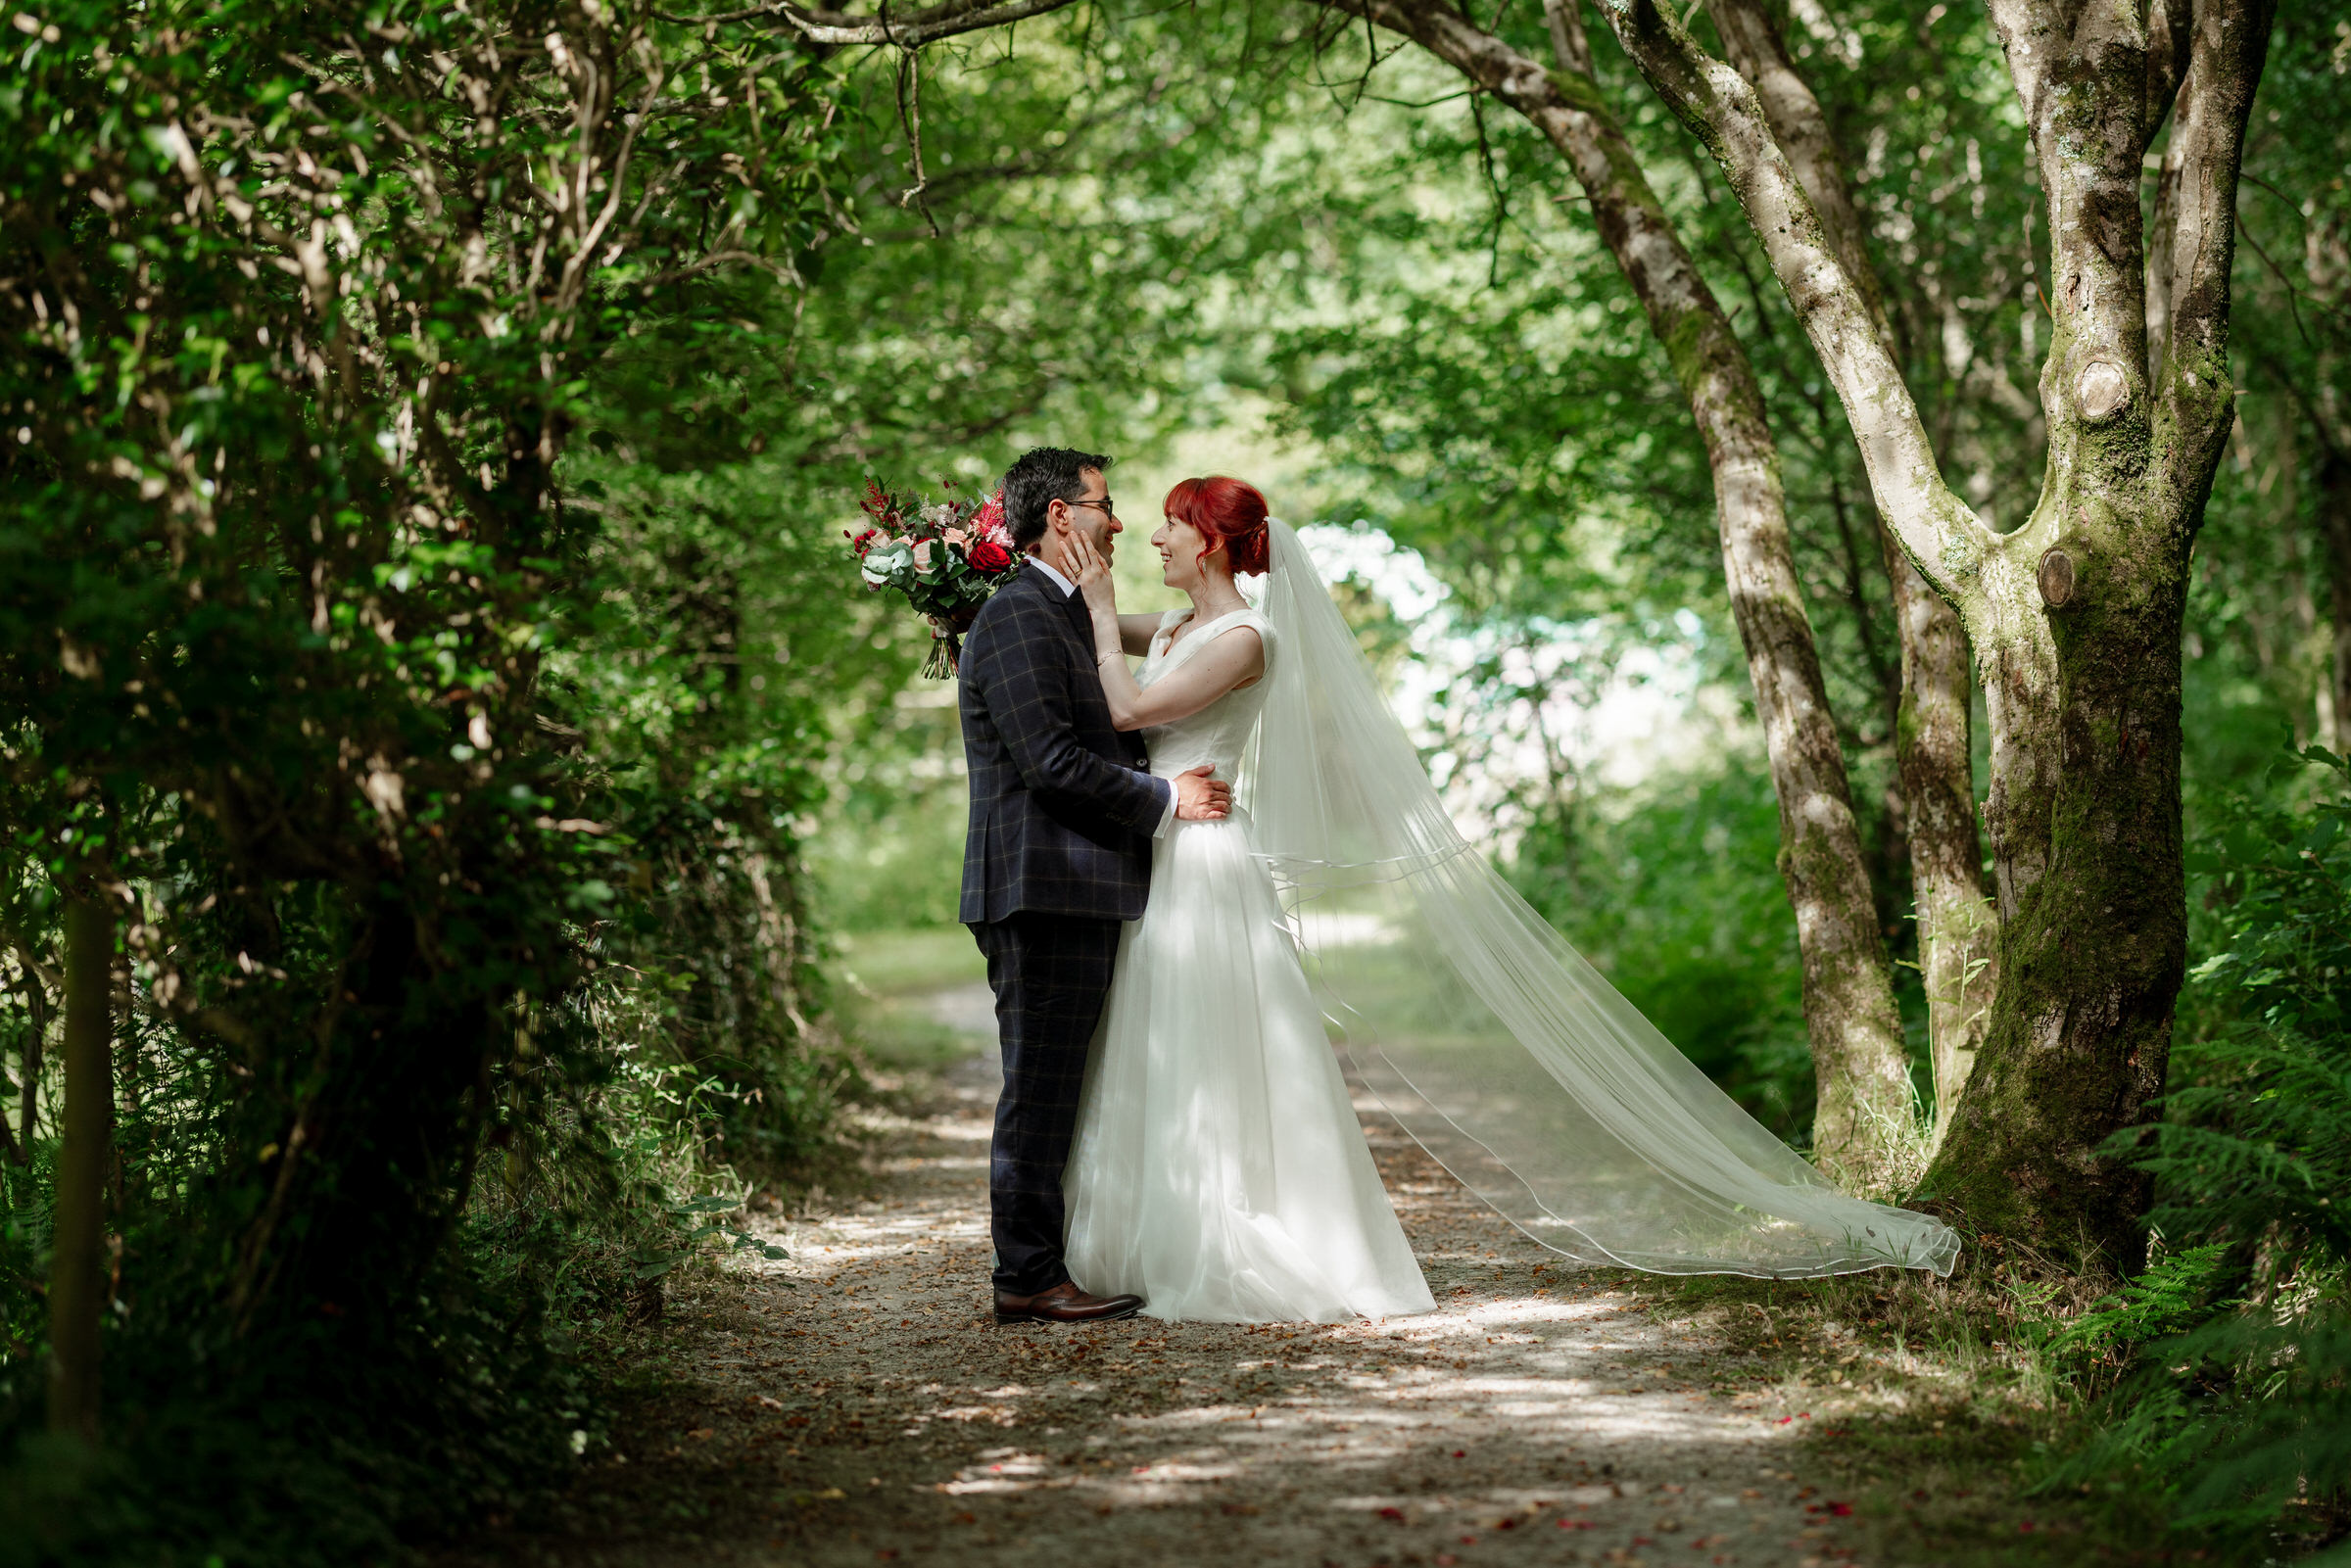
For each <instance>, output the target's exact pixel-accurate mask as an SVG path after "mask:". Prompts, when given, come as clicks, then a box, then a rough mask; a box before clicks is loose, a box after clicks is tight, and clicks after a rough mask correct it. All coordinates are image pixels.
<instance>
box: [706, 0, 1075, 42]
mask: <svg viewBox="0 0 2351 1568" xmlns="http://www.w3.org/2000/svg"><path fill="white" fill-rule="evenodd" d="M1073 3H1075V0H992V3H988V4H982V5H972V4H957V3H954V0H949V3H948V4H946V5H941V6H933V7H931V8H930V9H928V10H925V11H909V12H907V13H905V14H903V15H898V16H893V15H891V14H890V12H889V10H888V8H887V7H885V8H884V9H883V10H882V11H881V12H880V13H879V14H877V15H875V16H870V17H867V16H856V15H852V14H851V13H849V12H846V11H819V10H812V9H809V8H807V7H804V6H794V5H777V6H770V7H766V8H764V10H763V12H759V13H750V14H751V15H761V14H764V15H767V16H772V17H774V18H776V19H777V20H778V21H780V22H782V23H784V24H786V25H787V26H789V27H791V28H792V30H793V31H794V32H797V33H798V34H799V35H800V36H801V37H803V38H805V39H807V40H808V41H809V42H810V43H820V44H830V45H833V46H835V47H840V46H844V45H852V44H895V45H897V46H898V47H899V48H902V49H911V48H915V47H917V46H919V45H921V44H927V43H930V42H932V41H933V40H934V39H937V38H952V37H954V36H955V35H956V34H958V33H965V32H980V31H983V30H984V29H986V28H988V27H1002V26H1007V25H1009V24H1012V23H1015V22H1026V21H1027V20H1028V19H1029V18H1031V17H1041V16H1044V15H1045V14H1047V13H1048V12H1053V11H1062V10H1066V9H1067V8H1068V7H1069V6H1071V5H1072V4H1073Z"/></svg>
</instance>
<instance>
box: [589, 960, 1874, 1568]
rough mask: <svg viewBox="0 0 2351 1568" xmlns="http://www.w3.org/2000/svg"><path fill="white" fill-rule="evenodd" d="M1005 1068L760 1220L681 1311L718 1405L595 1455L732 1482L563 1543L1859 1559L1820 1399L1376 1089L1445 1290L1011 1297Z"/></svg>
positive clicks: (1383, 1138) (629, 1550)
mask: <svg viewBox="0 0 2351 1568" xmlns="http://www.w3.org/2000/svg"><path fill="white" fill-rule="evenodd" d="M970 1001H971V999H970V998H968V997H963V996H962V995H961V994H960V993H950V994H948V995H946V996H943V997H941V998H940V999H939V1001H938V1003H937V1007H936V1011H938V1012H939V1014H940V1015H941V1016H942V1017H945V1018H955V1017H957V1011H956V1010H957V1009H959V1008H960V1009H961V1011H962V1012H965V1013H968V1012H971V1011H972V1009H971V1007H970V1006H968V1005H967V1004H968V1003H969V1002H970ZM992 1077H993V1067H992V1064H991V1063H990V1062H989V1061H988V1060H987V1059H985V1058H984V1057H983V1058H976V1059H974V1060H973V1061H972V1062H970V1063H968V1064H966V1065H964V1066H963V1067H961V1068H958V1069H955V1070H954V1071H953V1072H952V1073H951V1074H949V1076H948V1078H947V1080H946V1082H945V1084H944V1086H943V1089H942V1092H941V1094H940V1095H939V1096H938V1097H937V1099H936V1103H935V1104H934V1106H933V1107H932V1108H931V1110H930V1111H929V1113H928V1114H927V1115H924V1116H921V1117H912V1118H907V1119H903V1120H898V1121H895V1122H892V1123H891V1124H889V1125H888V1127H886V1128H885V1129H884V1138H883V1142H882V1145H881V1147H880V1150H879V1156H878V1159H877V1161H876V1175H875V1178H874V1183H873V1186H872V1188H871V1189H870V1191H869V1193H868V1194H867V1195H866V1196H865V1197H864V1198H863V1199H862V1200H861V1201H859V1202H857V1203H855V1204H854V1205H851V1206H845V1207H843V1208H842V1209H841V1211H840V1212H832V1213H826V1212H821V1211H819V1212H815V1213H812V1214H803V1215H801V1216H798V1217H795V1218H792V1219H790V1220H781V1219H779V1220H773V1221H770V1222H769V1224H768V1228H769V1229H770V1230H772V1231H773V1232H775V1233H776V1239H778V1240H779V1241H781V1242H782V1243H783V1244H784V1245H785V1246H786V1247H788V1248H789V1249H790V1250H791V1253H792V1259H791V1260H790V1261H788V1262H782V1263H763V1264H758V1265H755V1266H754V1267H753V1268H751V1269H746V1270H744V1273H743V1275H742V1277H740V1279H739V1280H738V1282H737V1285H736V1288H734V1289H730V1290H727V1291H725V1292H723V1293H722V1298H723V1300H722V1301H721V1302H718V1303H705V1304H701V1305H699V1306H696V1307H693V1308H692V1310H693V1311H694V1313H695V1314H696V1315H695V1316H694V1317H693V1318H692V1319H691V1326H687V1325H681V1330H680V1335H679V1338H678V1340H677V1342H676V1344H675V1349H676V1351H677V1352H680V1353H683V1354H687V1355H688V1356H689V1357H690V1358H691V1360H690V1364H691V1365H692V1367H693V1375H694V1377H695V1378H696V1380H697V1381H699V1382H700V1383H702V1384H703V1385H704V1388H705V1392H706V1393H707V1394H708V1395H709V1398H706V1399H701V1400H697V1401H694V1402H688V1403H687V1404H684V1405H681V1406H680V1407H678V1409H677V1410H676V1411H675V1412H674V1416H675V1419H674V1420H672V1421H671V1422H670V1425H671V1426H672V1427H684V1426H685V1423H687V1422H694V1423H697V1424H696V1425H694V1426H692V1427H691V1428H687V1429H683V1430H666V1431H665V1430H658V1428H659V1426H660V1424H661V1423H660V1422H659V1421H658V1420H656V1421H655V1423H654V1429H650V1430H640V1431H639V1432H638V1433H637V1434H636V1435H635V1436H634V1437H624V1438H623V1439H622V1447H623V1449H626V1448H628V1447H631V1446H635V1447H637V1448H639V1449H640V1450H641V1451H640V1452H638V1453H636V1454H627V1453H625V1452H624V1453H622V1454H619V1455H615V1456H611V1457H608V1458H606V1459H605V1460H604V1461H603V1462H602V1463H601V1464H600V1465H599V1466H597V1469H598V1470H599V1471H601V1472H602V1473H603V1476H604V1477H605V1478H606V1479H607V1480H608V1482H609V1483H610V1484H613V1485H615V1486H617V1487H621V1488H624V1489H626V1490H629V1491H633V1492H636V1493H637V1494H639V1495H640V1496H644V1495H647V1494H648V1492H650V1491H657V1490H658V1489H657V1488H655V1487H653V1486H651V1484H652V1483H653V1482H654V1479H655V1478H654V1476H653V1475H652V1474H648V1473H647V1472H648V1469H651V1470H660V1469H669V1468H677V1467H690V1468H692V1469H693V1470H695V1471H696V1472H697V1473H699V1474H700V1475H701V1476H703V1477H704V1479H705V1481H706V1480H707V1478H708V1477H709V1476H711V1475H712V1474H718V1473H723V1474H724V1475H726V1476H727V1477H729V1478H731V1480H730V1488H731V1492H732V1495H733V1496H734V1497H735V1498H736V1504H737V1505H736V1506H733V1507H728V1508H724V1509H720V1510H717V1511H716V1515H715V1516H713V1517H709V1518H707V1519H706V1520H705V1521H704V1527H702V1528H696V1529H693V1530H691V1531H688V1532H685V1533H683V1534H678V1533H674V1532H672V1533H667V1534H668V1539H667V1540H664V1539H663V1536H664V1534H665V1533H664V1532H660V1531H654V1532H649V1533H648V1535H647V1536H643V1537H640V1538H639V1539H638V1540H637V1541H635V1542H632V1543H630V1544H628V1545H627V1547H626V1548H625V1549H624V1548H622V1547H620V1546H619V1544H617V1543H611V1544H607V1547H606V1549H601V1550H600V1549H597V1547H596V1545H595V1544H593V1543H575V1544H574V1546H575V1549H573V1550H571V1551H566V1552H565V1553H563V1555H564V1556H566V1557H568V1558H571V1559H573V1560H578V1559H579V1558H581V1557H583V1556H585V1557H587V1558H589V1559H592V1560H606V1561H628V1562H667V1561H678V1562H685V1561H689V1560H691V1561H695V1562H697V1563H706V1562H711V1561H747V1562H764V1561H792V1562H806V1563H818V1564H847V1563H858V1564H866V1563H873V1562H877V1561H884V1562H887V1561H893V1560H896V1561H909V1560H914V1559H918V1558H929V1559H931V1560H935V1561H940V1562H953V1563H958V1564H962V1563H973V1564H992V1563H999V1562H1000V1563H1005V1564H1013V1563H1022V1564H1029V1563H1034V1562H1037V1561H1040V1560H1041V1561H1076V1562H1087V1563H1102V1564H1119V1565H1124V1564H1131V1563H1153V1564H1214V1563H1222V1562H1224V1561H1226V1560H1228V1559H1235V1558H1241V1559H1252V1560H1258V1561H1265V1562H1272V1563H1285V1564H1286V1563H1305V1564H1331V1565H1339V1564H1344V1565H1348V1568H1372V1565H1379V1564H1389V1565H1398V1568H1401V1565H1406V1564H1436V1565H1453V1564H1462V1565H1469V1564H1486V1563H1494V1564H1506V1563H1535V1562H1542V1563H1560V1562H1585V1563H1634V1562H1648V1563H1705V1564H1734V1563H1736V1564H1787V1565H1791V1568H1819V1565H1821V1564H1824V1563H1827V1562H1831V1561H1846V1562H1849V1561H1853V1560H1855V1558H1854V1555H1853V1554H1854V1550H1855V1548H1854V1546H1852V1545H1850V1544H1847V1543H1846V1540H1845V1539H1844V1538H1845V1537H1846V1536H1847V1533H1848V1531H1849V1529H1850V1526H1851V1524H1852V1523H1854V1522H1855V1521H1850V1520H1848V1519H1847V1512H1848V1511H1849V1510H1848V1509H1847V1505H1846V1504H1845V1503H1843V1502H1839V1501H1836V1500H1834V1499H1833V1497H1831V1496H1829V1495H1828V1494H1827V1493H1825V1492H1821V1491H1817V1490H1815V1489H1814V1488H1812V1487H1808V1486H1805V1485H1803V1484H1802V1483H1803V1481H1804V1479H1805V1477H1804V1475H1803V1474H1802V1473H1801V1470H1800V1466H1801V1464H1802V1463H1803V1460H1802V1457H1801V1453H1800V1448H1799V1444H1798V1443H1797V1442H1796V1441H1795V1439H1796V1438H1797V1437H1798V1436H1799V1434H1800V1433H1801V1432H1802V1431H1803V1430H1804V1426H1803V1425H1802V1424H1800V1423H1801V1422H1802V1421H1803V1420H1805V1419H1806V1418H1805V1417H1804V1415H1803V1413H1802V1412H1799V1411H1795V1410H1783V1409H1781V1408H1779V1407H1778V1406H1777V1404H1776V1403H1775V1402H1774V1401H1775V1400H1776V1398H1777V1396H1776V1394H1774V1393H1773V1392H1771V1391H1770V1389H1769V1388H1768V1387H1766V1388H1764V1389H1763V1390H1762V1391H1759V1392H1756V1393H1752V1394H1742V1393H1740V1392H1739V1389H1738V1385H1739V1383H1740V1382H1741V1381H1742V1380H1743V1378H1744V1377H1745V1375H1746V1374H1744V1373H1743V1370H1742V1357H1741V1356H1740V1354H1739V1353H1737V1352H1736V1351H1733V1350H1731V1349H1729V1348H1728V1347H1726V1346H1724V1345H1721V1344H1719V1343H1714V1342H1710V1341H1708V1340H1705V1339H1703V1338H1699V1337H1694V1336H1693V1335H1692V1334H1690V1333H1689V1332H1687V1331H1684V1330H1677V1329H1675V1328H1673V1327H1670V1326H1659V1325H1658V1324H1656V1323H1655V1322H1653V1321H1652V1320H1651V1318H1650V1316H1649V1315H1648V1314H1647V1312H1646V1311H1645V1309H1644V1307H1643V1304H1642V1303H1641V1301H1640V1300H1639V1299H1638V1298H1636V1297H1635V1296H1633V1295H1631V1294H1629V1293H1627V1292H1626V1291H1624V1290H1623V1289H1621V1288H1620V1287H1621V1284H1622V1281H1620V1280H1618V1279H1616V1278H1614V1277H1612V1276H1598V1275H1590V1274H1585V1275H1569V1274H1565V1273H1562V1272H1561V1271H1560V1270H1559V1269H1558V1268H1556V1267H1554V1266H1551V1265H1549V1264H1547V1263H1546V1259H1547V1258H1548V1257H1549V1256H1550V1255H1548V1254H1545V1253H1544V1252H1543V1251H1542V1250H1541V1249H1539V1248H1537V1247H1536V1246H1534V1244H1532V1243H1531V1242H1529V1241H1527V1240H1526V1239H1525V1238H1524V1237H1522V1236H1520V1235H1519V1234H1518V1233H1517V1232H1516V1231H1514V1230H1512V1229H1511V1228H1510V1227H1509V1226H1508V1225H1506V1224H1504V1223H1503V1222H1501V1221H1500V1220H1498V1219H1496V1218H1495V1217H1493V1216H1492V1214H1491V1213H1489V1212H1487V1211H1486V1210H1484V1209H1483V1208H1482V1207H1481V1206H1479V1205H1478V1204H1476V1203H1475V1202H1474V1200H1472V1199H1470V1198H1469V1197H1468V1196H1467V1194H1465V1193H1464V1192H1463V1190H1462V1189H1461V1188H1460V1187H1459V1186H1457V1185H1456V1184H1455V1183H1454V1182H1453V1180H1452V1179H1451V1178H1450V1177H1448V1176H1447V1175H1446V1174H1445V1173H1444V1172H1443V1171H1442V1170H1441V1169H1439V1168H1437V1167H1436V1166H1435V1165H1433V1164H1430V1163H1429V1162H1428V1161H1427V1159H1426V1157H1425V1156H1423V1155H1421V1154H1420V1152H1419V1150H1418V1148H1417V1147H1416V1146H1415V1145H1414V1144H1412V1143H1411V1142H1410V1140H1408V1139H1406V1138H1404V1137H1403V1136H1402V1134H1401V1133H1398V1132H1397V1131H1395V1130H1394V1129H1393V1128H1392V1126H1390V1125H1389V1124H1387V1123H1386V1122H1385V1121H1384V1120H1383V1119H1381V1118H1380V1117H1377V1116H1376V1115H1367V1117H1366V1118H1365V1119H1366V1124H1367V1132H1368V1135H1369V1137H1370V1139H1371V1142H1372V1147H1373V1149H1374V1152H1375V1153H1376V1155H1377V1157H1378V1160H1379V1164H1380V1169H1381V1171H1382V1173H1383V1175H1384V1176H1385V1177H1386V1180H1387V1184H1388V1190H1389V1192H1390V1193H1391V1194H1393V1195H1394V1196H1395V1199H1396V1202H1397V1206H1398V1209H1399V1211H1400V1212H1401V1213H1402V1215H1403V1218H1404V1223H1405V1228H1406V1230H1407V1231H1408V1233H1409V1234H1410V1235H1411V1237H1412V1240H1413V1244H1414V1248H1415V1252H1416V1253H1417V1254H1418V1256H1419V1258H1420V1261H1421V1266H1422V1267H1423V1269H1425V1270H1426V1272H1427V1274H1428V1277H1429V1281H1430V1285H1431V1288H1432V1289H1433V1290H1434V1291H1435V1293H1436V1295H1437V1297H1438V1300H1439V1308H1438V1310H1437V1311H1436V1312H1434V1313H1433V1314H1430V1315H1428V1316H1424V1317H1415V1318H1398V1319H1391V1320H1388V1321H1384V1322H1366V1323H1357V1324H1351V1325H1345V1326H1339V1327H1328V1326H1313V1325H1301V1326H1296V1327H1271V1328H1243V1327H1233V1326H1226V1325H1215V1324H1175V1325H1171V1324H1163V1323H1157V1322H1153V1321H1151V1320H1149V1319H1138V1320H1134V1321H1130V1322H1127V1323H1119V1324H1109V1325H1103V1326H1101V1327H1096V1328H1089V1329H1069V1328H1045V1327H1034V1326H1024V1327H1017V1328H998V1327H996V1326H995V1325H994V1324H993V1323H992V1322H991V1321H990V1319H989V1317H988V1314H987V1311H986V1306H987V1296H986V1292H987V1270H988V1245H987V1237H986V1229H985V1217H986V1192H985V1186H984V1181H985V1173H986V1155H987V1137H988V1125H989V1121H988V1118H989V1113H990V1109H991V1106H992V1103H993V1098H994V1086H993V1082H992ZM786 1280H791V1281H792V1282H794V1284H795V1285H796V1288H787V1285H786V1283H785V1282H786ZM1757 1381H1760V1380H1759V1379H1758V1380H1757ZM630 1466H634V1467H635V1473H633V1474H628V1475H626V1477H625V1479H624V1476H623V1474H622V1473H620V1472H622V1471H623V1470H624V1469H625V1468H626V1467H630ZM595 1484H596V1483H595V1481H593V1480H592V1481H591V1483H590V1485H591V1487H594V1486H595ZM1852 1539H1853V1540H1855V1541H1858V1540H1859V1539H1860V1538H1859V1537H1858V1536H1857V1535H1855V1536H1853V1538H1852Z"/></svg>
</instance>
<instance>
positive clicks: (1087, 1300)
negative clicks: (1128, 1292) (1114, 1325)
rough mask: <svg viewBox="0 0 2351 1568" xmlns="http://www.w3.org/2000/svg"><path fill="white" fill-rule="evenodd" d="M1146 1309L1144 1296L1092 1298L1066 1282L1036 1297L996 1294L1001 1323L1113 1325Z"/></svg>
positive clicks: (997, 1315)
mask: <svg viewBox="0 0 2351 1568" xmlns="http://www.w3.org/2000/svg"><path fill="white" fill-rule="evenodd" d="M1142 1309H1143V1299H1142V1298H1141V1297H1140V1296H1088V1295H1087V1294H1086V1293H1085V1292H1083V1291H1081V1290H1080V1289H1079V1288H1078V1287H1077V1285H1076V1284H1075V1283H1073V1282H1072V1281H1070V1280H1066V1279H1065V1280H1063V1281H1062V1282H1061V1283H1060V1284H1058V1285H1056V1286H1054V1287H1053V1288H1052V1289H1051V1290H1040V1291H1038V1292H1037V1293H1036V1294H1035V1295H1033V1296H1015V1295H1013V1294H1011V1293H1010V1292H1009V1291H998V1292H996V1321H997V1322H999V1323H1111V1322H1116V1321H1117V1320H1118V1319H1120V1318H1122V1317H1132V1316H1133V1315H1134V1314H1135V1313H1137V1312H1139V1311H1141V1310H1142Z"/></svg>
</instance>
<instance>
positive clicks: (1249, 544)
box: [1161, 474, 1271, 573]
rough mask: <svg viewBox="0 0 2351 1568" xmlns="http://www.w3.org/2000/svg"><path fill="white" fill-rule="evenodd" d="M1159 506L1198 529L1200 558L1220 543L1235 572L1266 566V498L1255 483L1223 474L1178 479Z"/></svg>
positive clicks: (1259, 568)
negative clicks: (1204, 544) (1203, 544)
mask: <svg viewBox="0 0 2351 1568" xmlns="http://www.w3.org/2000/svg"><path fill="white" fill-rule="evenodd" d="M1161 509H1162V510H1163V511H1165V512H1166V513H1167V514H1168V515H1169V516H1170V517H1173V518H1175V519H1176V520H1177V521H1178V522H1185V523H1189V524H1191V525H1192V526H1193V527H1194V528H1196V529H1198V530H1200V537H1201V538H1202V539H1205V540H1207V541H1208V548H1207V549H1203V550H1202V551H1201V552H1200V557H1201V559H1203V560H1205V559H1207V558H1208V555H1209V551H1211V550H1214V549H1215V548H1216V547H1217V546H1219V545H1222V546H1224V553H1225V558H1226V559H1227V560H1229V561H1231V562H1232V569H1233V570H1234V571H1235V572H1249V573H1258V572H1263V571H1264V570H1265V569H1266V552H1267V550H1268V548H1269V546H1270V544H1271V541H1270V539H1269V537H1268V535H1267V533H1266V498H1265V496H1264V495H1263V494H1262V493H1261V492H1260V491H1259V490H1258V488H1257V487H1256V486H1255V485H1252V484H1248V483H1245V482H1244V481H1241V480H1238V479H1227V478H1225V477H1224V476H1223V474H1211V475H1209V476H1208V477H1207V478H1206V479H1184V480H1178V481H1177V482H1176V488H1175V489H1174V490H1171V491H1169V492H1168V499H1167V502H1166V504H1165V505H1164V506H1163V507H1162V508H1161Z"/></svg>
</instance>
